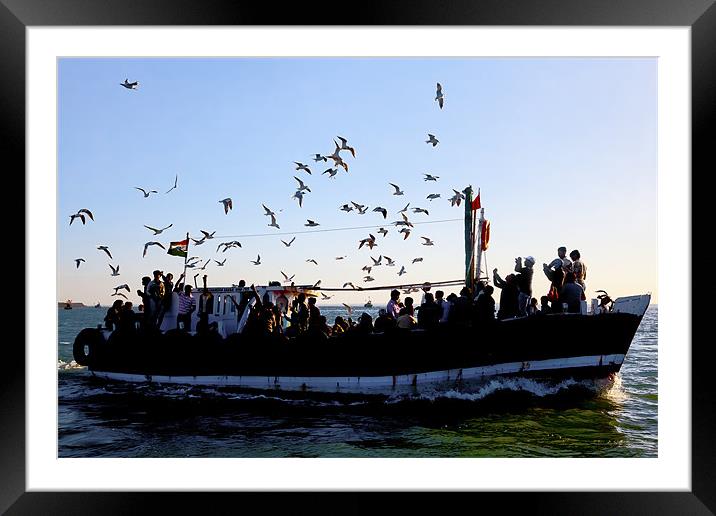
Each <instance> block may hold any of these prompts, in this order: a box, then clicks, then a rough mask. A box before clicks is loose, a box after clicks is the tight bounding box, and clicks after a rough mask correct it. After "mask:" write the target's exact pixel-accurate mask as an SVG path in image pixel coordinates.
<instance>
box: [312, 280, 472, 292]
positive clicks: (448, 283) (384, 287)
mask: <svg viewBox="0 0 716 516" xmlns="http://www.w3.org/2000/svg"><path fill="white" fill-rule="evenodd" d="M464 284H465V280H464V279H456V280H445V281H435V282H430V281H426V282H423V283H405V284H402V285H382V286H380V287H356V288H328V287H325V288H324V287H315V288H314V287H312V286H310V285H301V287H303V288H307V289H310V290H325V291H327V292H356V291H358V290H393V289H400V288H422V287H424V286H426V285H429V286H431V287H450V286H456V285H464Z"/></svg>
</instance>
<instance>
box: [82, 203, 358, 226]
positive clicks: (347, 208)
mask: <svg viewBox="0 0 716 516" xmlns="http://www.w3.org/2000/svg"><path fill="white" fill-rule="evenodd" d="M341 211H345V212H346V213H348V212H349V211H353V208H352V207H351V206H348V205H347V204H344V205H343V206H341ZM70 224H71V222H70Z"/></svg>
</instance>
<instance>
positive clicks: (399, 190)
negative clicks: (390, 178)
mask: <svg viewBox="0 0 716 516" xmlns="http://www.w3.org/2000/svg"><path fill="white" fill-rule="evenodd" d="M388 184H389V185H390V186H392V187H393V188H395V192H393V195H403V194H404V193H405V192H403V191H402V190H401V189H400V187H399V186H398V185H396V184H393V183H388Z"/></svg>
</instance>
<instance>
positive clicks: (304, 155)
mask: <svg viewBox="0 0 716 516" xmlns="http://www.w3.org/2000/svg"><path fill="white" fill-rule="evenodd" d="M656 74H657V61H656V59H653V58H644V59H635V58H616V59H612V58H609V59H597V58H580V59H574V58H524V59H521V58H499V59H498V58H425V59H423V58H260V59H259V58H232V59H223V58H222V59H217V58H201V59H184V58H181V59H179V58H174V59H164V58H162V59H150V58H132V59H119V58H111V59H86V58H62V59H60V60H59V70H58V84H59V87H58V110H59V111H58V160H57V163H58V171H57V172H58V174H57V192H58V210H59V211H58V213H57V221H56V224H57V232H58V249H57V268H58V292H57V296H58V301H64V300H66V299H72V300H73V301H75V302H83V303H85V304H94V303H96V302H98V301H99V302H100V303H101V304H102V305H108V304H111V302H112V301H113V300H114V299H116V298H113V297H111V294H112V293H113V292H114V289H113V287H115V286H117V285H120V284H123V283H127V284H129V286H130V287H131V289H132V290H131V291H132V293H134V292H135V291H136V289H137V288H139V287H140V285H141V282H140V280H141V277H142V276H145V275H147V276H151V271H152V270H154V269H160V270H163V271H165V272H173V273H174V276H175V277H177V276H178V275H179V274H180V273H181V271H182V268H183V263H184V262H183V259H182V258H178V257H174V256H170V255H168V254H166V251H164V250H162V249H161V248H159V247H157V246H153V247H150V248H149V249H148V251H147V256H146V257H142V252H143V250H144V244H145V243H146V242H149V241H154V240H156V241H159V242H161V243H162V244H163V245H165V247H168V243H169V242H170V241H178V240H182V239H184V238H185V236H186V233H187V232H188V233H189V234H190V235H191V236H193V237H195V238H200V237H201V233H200V230H206V231H209V232H212V231H215V232H216V233H215V238H214V239H213V240H210V241H207V242H205V243H204V244H202V245H201V246H194V245H193V243H192V244H190V248H189V255H190V256H198V257H200V258H201V259H203V260H206V259H210V260H212V261H211V262H210V263H209V265H207V267H206V269H205V270H204V271H192V269H189V270H188V271H187V272H188V276H189V278H190V282H192V281H193V280H192V277H193V275H194V274H195V273H196V272H201V274H202V275H203V274H207V275H208V283H209V285H210V286H230V285H231V284H232V283H238V281H239V280H240V279H245V280H246V281H247V284H251V283H255V284H257V285H262V284H266V283H268V282H269V281H282V280H283V276H282V275H281V271H283V272H285V273H286V274H287V275H288V276H291V275H295V277H294V281H295V282H296V284H314V283H315V282H316V281H318V280H321V286H323V287H342V285H343V284H344V283H345V282H347V281H351V282H353V283H354V284H355V285H356V286H359V285H360V286H364V287H372V286H379V285H393V284H397V283H422V282H424V281H430V282H437V281H442V280H453V279H460V278H463V277H464V243H463V231H464V229H463V222H462V220H463V216H464V208H463V205H461V206H460V207H451V205H450V202H449V201H448V200H447V199H448V198H449V197H450V196H452V195H453V192H452V189H456V190H462V189H464V188H465V187H466V186H468V185H472V186H473V188H474V189H475V190H477V189H478V188H479V189H480V192H481V201H482V206H483V207H484V208H485V217H486V218H487V219H488V220H489V221H490V226H491V236H490V245H489V249H488V250H487V252H486V253H485V261H486V267H485V266H483V274H484V273H485V271H489V276H490V277H491V276H492V273H491V271H492V269H493V268H497V269H498V270H499V273H500V274H501V276H503V277H504V276H505V275H506V274H508V273H509V272H511V271H512V270H513V268H514V263H515V261H514V260H515V257H518V256H522V257H524V256H528V255H532V256H534V257H535V259H536V262H537V263H536V266H535V267H536V271H535V275H534V280H533V295H534V296H535V297H539V296H540V295H544V294H546V293H547V290H548V285H549V282H548V280H547V279H546V277H545V276H544V274H543V273H542V271H541V269H542V267H541V264H542V263H544V262H547V263H548V262H550V261H551V260H552V259H553V258H554V257H556V249H557V248H558V247H559V246H562V245H563V246H565V247H567V248H568V252H569V251H571V250H573V249H578V250H579V251H580V253H581V255H582V259H583V261H584V262H585V264H586V265H587V278H586V286H587V297H588V298H592V297H595V296H596V294H595V292H594V291H595V290H598V289H602V290H606V291H607V292H609V294H610V295H611V296H612V297H618V296H622V295H633V294H642V293H646V292H651V293H652V302H654V303H655V302H658V292H657V246H656V244H657V240H656V229H657V228H656V216H657V203H656V198H657V197H656V196H657V191H656V187H657V159H656V158H657V109H656V108H657V81H656V77H657V75H656ZM125 78H127V79H129V81H138V82H139V86H138V88H137V89H136V90H128V89H126V88H123V87H121V86H120V83H121V82H122V81H124V79H125ZM437 82H440V83H441V84H442V87H443V93H444V95H445V104H444V108H443V109H442V110H441V109H439V107H438V104H437V102H435V100H434V99H435V89H436V83H437ZM428 133H431V134H434V135H435V136H436V137H437V139H438V140H439V143H438V145H437V146H435V147H433V146H432V145H429V144H427V143H426V142H425V141H426V140H427V139H428ZM337 136H343V137H345V138H347V140H348V144H349V145H351V146H353V147H354V148H355V152H356V156H355V158H353V157H352V156H351V155H350V154H349V153H348V152H347V151H342V152H341V156H342V157H343V158H344V160H345V161H346V162H347V163H348V167H349V169H348V171H347V172H346V171H344V170H343V169H342V168H339V172H338V174H337V175H336V177H335V178H332V179H331V178H329V177H328V175H327V174H326V175H324V174H321V173H322V172H323V171H324V170H326V169H327V168H329V167H330V166H332V164H331V162H330V160H329V162H328V163H323V162H322V161H321V162H318V163H317V162H315V161H313V159H312V158H313V154H315V153H321V154H324V155H327V154H331V153H332V152H333V150H334V144H333V140H334V139H337ZM295 161H297V162H301V163H305V164H307V165H308V166H309V168H310V169H311V171H312V174H310V175H309V174H308V173H307V172H305V171H298V170H296V165H295V164H294V162H295ZM426 173H429V174H433V175H435V176H438V177H439V179H438V180H437V181H436V182H432V181H424V174H426ZM176 176H178V186H177V188H176V189H174V190H172V191H171V192H169V193H165V192H167V190H169V189H170V188H171V187H172V186H173V184H174V180H175V177H176ZM293 176H296V177H298V178H300V179H301V180H302V181H303V182H304V183H306V184H307V185H308V187H309V188H310V189H311V192H307V193H306V194H305V196H304V198H303V206H302V207H299V206H298V202H297V201H296V200H295V199H292V196H293V194H294V192H295V191H296V186H297V184H298V183H297V181H296V180H295V179H294V178H293ZM388 183H396V184H398V185H399V186H400V187H401V189H402V190H403V191H404V192H405V194H404V195H401V196H396V195H393V194H392V193H393V191H394V189H393V188H392V187H391V186H390V185H389V184H388ZM135 187H141V188H144V189H146V190H157V191H158V192H159V193H158V194H152V195H150V196H149V197H148V198H145V197H144V196H143V194H142V193H141V192H140V191H138V190H136V189H135ZM431 193H439V194H440V195H441V197H440V198H438V199H435V200H428V199H427V198H426V197H427V196H428V195H429V194H431ZM227 197H230V198H231V199H232V200H233V210H231V211H230V212H229V213H228V214H225V213H224V209H223V207H222V204H221V203H220V202H219V201H220V200H221V199H224V198H227ZM351 201H354V202H357V203H360V204H364V205H367V206H368V207H369V210H368V211H367V213H366V214H364V215H359V214H357V213H356V212H355V211H352V212H349V213H346V212H343V211H340V210H339V208H340V206H341V205H343V204H345V203H349V204H350V202H351ZM408 202H409V203H410V208H411V210H410V211H409V218H410V220H411V222H413V223H417V222H421V223H422V222H430V223H426V224H415V227H414V228H413V231H412V233H411V234H410V236H409V237H408V238H407V240H404V239H403V237H402V235H400V234H399V233H398V230H399V227H396V226H394V225H392V224H391V222H393V221H395V220H399V219H400V216H399V214H398V213H397V211H398V210H400V209H402V208H403V207H404V206H405V205H406V204H407V203H408ZM262 203H263V204H265V205H266V206H268V207H269V208H271V209H272V210H273V211H274V212H276V215H277V222H278V224H279V225H280V229H276V228H273V227H269V226H268V224H269V223H270V219H269V217H266V216H265V215H264V210H263V208H262V207H261V204H262ZM376 206H381V207H385V208H387V210H388V216H387V219H384V218H383V216H382V215H381V214H380V213H377V212H373V211H372V210H373V208H374V207H376ZM413 207H420V208H425V209H427V210H428V211H429V215H425V214H423V213H413V212H412V208H413ZM80 208H87V209H89V210H91V211H92V213H93V215H94V218H95V220H94V221H90V220H87V223H86V224H85V225H83V224H82V223H81V222H80V221H79V220H75V222H74V223H73V224H72V225H69V220H70V218H69V216H70V215H71V214H73V213H76V212H77V210H79V209H80ZM307 219H311V220H314V221H316V222H318V223H319V224H320V225H319V226H317V227H315V228H309V227H305V226H304V224H305V223H306V221H307ZM452 219H458V220H452ZM441 221H448V222H441ZM169 224H172V227H171V228H169V229H168V230H166V231H164V233H162V234H160V235H157V236H156V237H155V236H153V234H152V232H151V231H149V230H148V229H146V228H145V227H144V225H148V226H152V227H156V228H163V227H165V226H168V225H169ZM362 226H370V228H366V229H346V228H354V227H362ZM381 226H382V227H385V228H386V229H388V231H389V233H388V235H387V236H386V237H383V236H381V235H380V234H378V233H376V231H377V229H378V228H379V227H381ZM327 229H340V230H339V231H316V230H327ZM292 232H301V233H296V234H295V235H292V234H291V233H292ZM369 233H372V234H373V235H375V236H376V241H377V243H378V245H377V246H376V247H375V248H374V249H372V250H370V249H367V248H366V247H365V246H364V247H363V248H362V249H358V242H359V240H361V239H363V238H366V237H367V236H368V234H369ZM250 235H261V236H250ZM293 236H295V237H296V240H295V241H294V242H293V244H292V245H291V247H286V246H285V245H284V244H283V243H282V242H281V240H282V239H283V240H285V241H287V242H288V241H290V240H291V238H293ZM422 236H425V237H428V238H430V239H432V240H433V241H434V242H435V245H434V246H425V245H422V243H423V240H422V239H421V238H420V237H422ZM231 240H238V241H240V242H241V245H242V247H241V248H233V249H230V250H228V251H226V252H221V251H220V250H219V251H217V245H218V244H219V243H220V242H222V241H231ZM98 245H107V246H108V247H109V249H110V251H111V253H112V256H113V259H111V260H110V259H109V257H108V256H107V255H106V254H105V253H104V252H102V251H99V250H97V249H96V248H97V246H98ZM259 254H260V255H261V265H259V266H255V265H253V264H252V263H251V261H250V260H256V257H257V255H259ZM380 255H387V256H390V257H391V258H393V259H394V260H395V262H396V266H395V267H386V266H385V265H382V266H379V267H375V268H373V269H372V271H371V273H370V275H371V276H372V277H373V278H375V281H372V282H364V276H365V272H364V271H362V270H361V268H362V267H363V266H364V265H369V264H371V260H370V258H369V257H370V256H372V257H373V258H376V259H377V258H378V256H380ZM337 256H345V257H346V258H345V259H343V260H340V261H339V260H335V258H336V257H337ZM416 257H422V258H423V261H422V262H419V263H415V264H413V263H412V260H413V258H416ZM76 258H84V259H85V260H86V261H85V262H84V263H82V264H81V265H80V267H79V268H77V267H76V266H75V261H74V260H75V259H76ZM224 258H226V262H225V265H224V266H218V265H217V264H216V263H215V262H214V261H213V260H214V259H216V260H219V261H221V260H223V259H224ZM308 259H315V260H316V261H317V262H318V265H315V264H313V263H311V262H307V261H306V260H308ZM110 263H111V264H112V265H113V266H117V265H119V266H120V276H117V277H112V276H110V273H111V271H110V268H109V264H110ZM202 264H203V263H202ZM403 265H404V266H405V269H406V271H407V272H406V274H404V275H402V276H400V277H399V276H398V271H399V270H400V267H401V266H403ZM200 277H201V276H200ZM200 277H199V278H200ZM199 281H201V280H200V279H199ZM445 290H446V293H448V292H450V291H455V292H456V293H457V292H458V291H459V287H448V288H446V289H445ZM331 295H333V298H332V299H331V300H330V301H327V302H324V304H340V303H343V302H345V303H349V304H353V305H358V304H362V303H364V302H365V301H366V300H367V299H368V298H371V299H372V300H373V302H374V304H380V303H382V302H387V300H388V298H389V293H388V292H387V291H382V292H359V291H357V292H335V293H331ZM134 297H136V296H130V300H132V301H133V302H135V303H138V302H139V299H138V298H137V299H134ZM319 304H320V303H319Z"/></svg>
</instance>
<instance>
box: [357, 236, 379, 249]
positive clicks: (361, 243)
mask: <svg viewBox="0 0 716 516" xmlns="http://www.w3.org/2000/svg"><path fill="white" fill-rule="evenodd" d="M358 244H359V245H358V249H360V248H361V247H363V246H364V245H365V244H367V245H368V247H369V248H370V249H373V247H375V246H377V245H378V244H376V243H375V237H374V236H373V235H371V234H369V235H368V238H364V239H363V240H359V241H358Z"/></svg>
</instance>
